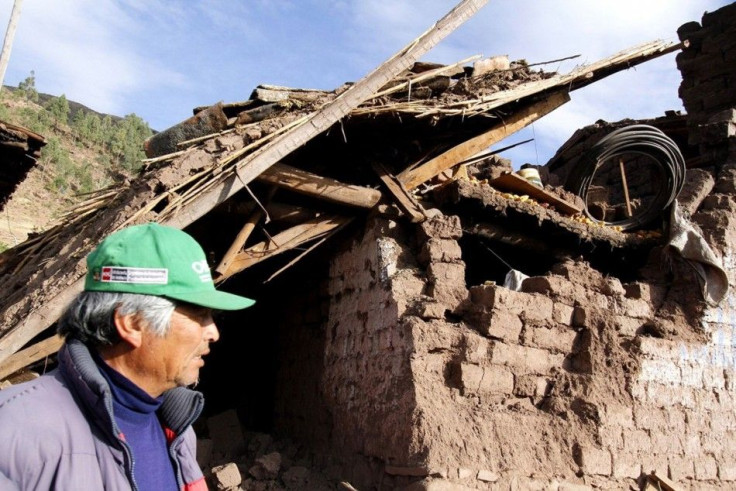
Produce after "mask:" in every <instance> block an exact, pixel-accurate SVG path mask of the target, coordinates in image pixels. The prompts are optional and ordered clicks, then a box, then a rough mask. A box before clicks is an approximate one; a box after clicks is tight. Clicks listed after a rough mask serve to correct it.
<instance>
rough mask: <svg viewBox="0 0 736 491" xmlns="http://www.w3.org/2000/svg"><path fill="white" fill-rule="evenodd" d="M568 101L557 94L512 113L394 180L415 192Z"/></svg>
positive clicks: (564, 93)
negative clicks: (498, 122) (430, 180)
mask: <svg viewBox="0 0 736 491" xmlns="http://www.w3.org/2000/svg"><path fill="white" fill-rule="evenodd" d="M569 100H570V95H569V94H568V93H567V92H556V93H554V94H552V95H550V96H548V97H547V98H546V99H544V100H542V101H539V102H537V103H534V104H532V105H530V106H528V107H526V108H524V109H522V110H520V111H517V112H515V113H514V114H512V115H511V117H509V118H507V119H506V120H505V121H503V122H501V123H500V124H498V125H496V126H494V127H493V128H491V129H490V130H488V131H486V132H485V133H482V134H480V135H478V136H476V137H474V138H471V139H470V140H467V141H464V142H462V143H461V144H459V145H457V146H455V147H453V148H451V149H449V150H447V151H446V152H444V153H441V154H440V155H438V156H437V157H435V158H433V159H432V160H429V161H427V162H425V163H424V164H422V165H420V166H419V167H416V168H414V169H412V170H410V171H409V172H402V173H400V174H399V175H398V176H397V177H398V178H399V180H400V181H401V183H402V184H403V185H404V187H405V188H406V189H408V190H411V189H414V188H415V187H417V186H419V185H420V184H422V183H423V182H426V181H428V180H429V179H432V178H433V177H435V176H438V175H439V174H441V173H442V172H444V171H445V170H447V169H449V168H451V167H454V166H455V165H457V164H459V163H460V162H463V161H464V160H466V159H468V158H470V157H472V156H473V155H475V154H477V153H478V152H480V151H482V150H485V149H486V148H488V147H490V146H491V145H493V144H494V143H498V142H500V141H501V140H503V139H504V138H506V137H507V136H508V135H510V134H512V133H516V132H517V131H519V130H520V129H522V128H524V127H526V126H527V125H529V124H531V123H533V122H534V121H536V120H537V119H539V118H541V117H542V116H544V115H546V114H549V113H550V112H552V111H553V110H555V109H557V108H558V107H560V106H561V105H562V104H564V103H566V102H567V101H569Z"/></svg>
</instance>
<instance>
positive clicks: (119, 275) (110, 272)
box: [95, 266, 169, 285]
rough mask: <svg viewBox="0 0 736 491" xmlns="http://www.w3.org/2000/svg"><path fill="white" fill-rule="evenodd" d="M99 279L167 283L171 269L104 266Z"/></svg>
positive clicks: (119, 281)
mask: <svg viewBox="0 0 736 491" xmlns="http://www.w3.org/2000/svg"><path fill="white" fill-rule="evenodd" d="M95 279H97V278H95ZM99 281H101V282H103V283H135V284H147V285H165V284H167V283H168V282H169V270H168V269H166V268H123V267H120V266H103V267H102V274H101V275H100V280H99Z"/></svg>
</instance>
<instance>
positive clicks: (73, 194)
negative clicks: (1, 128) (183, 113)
mask: <svg viewBox="0 0 736 491" xmlns="http://www.w3.org/2000/svg"><path fill="white" fill-rule="evenodd" d="M0 120H3V121H7V122H10V123H13V124H16V125H20V126H24V127H27V128H29V129H31V130H33V131H35V132H37V133H40V134H41V135H43V136H44V137H45V138H46V141H47V145H46V146H45V147H44V148H43V149H42V152H41V158H40V159H39V161H38V164H37V165H36V167H35V168H34V169H33V170H31V172H30V173H29V174H28V177H27V178H26V179H25V180H24V181H23V182H22V183H21V184H20V185H19V186H18V188H17V189H16V190H15V192H14V193H13V195H12V197H11V199H10V201H9V202H8V203H7V205H6V207H5V209H4V210H2V215H3V216H2V217H1V219H0V251H2V250H4V249H7V248H8V247H13V246H15V245H17V244H19V243H20V242H23V241H24V240H25V239H26V238H27V237H28V236H29V234H32V233H36V232H40V231H42V230H45V229H46V228H48V227H49V226H51V225H52V224H53V223H54V221H55V219H56V218H58V217H59V216H60V215H61V214H63V212H64V211H65V210H67V209H68V208H69V207H70V206H72V205H74V204H75V203H77V202H79V201H81V200H82V199H83V197H84V195H85V194H86V193H89V192H91V191H94V190H97V189H101V188H104V187H108V186H111V185H114V184H115V183H117V182H121V181H123V180H125V179H126V178H128V177H130V176H131V175H133V174H134V173H135V172H137V170H138V169H139V168H140V165H141V164H140V160H141V159H142V158H144V154H143V150H142V148H143V147H142V144H143V141H144V140H145V139H146V138H147V137H148V136H150V135H151V134H152V131H151V129H150V128H149V127H148V124H147V123H146V122H145V121H143V120H142V119H140V118H139V117H137V116H136V115H134V114H131V115H128V116H125V117H123V118H121V117H118V116H111V115H106V114H100V113H97V112H95V111H93V110H91V109H89V108H87V107H85V106H83V105H82V104H79V103H76V102H73V101H68V100H67V99H66V97H65V96H63V95H61V96H58V97H57V96H52V95H48V94H39V93H38V92H36V91H35V87H34V79H33V76H31V77H28V78H27V79H26V80H25V81H24V82H22V83H21V84H20V85H19V87H18V88H8V87H3V90H2V91H0Z"/></svg>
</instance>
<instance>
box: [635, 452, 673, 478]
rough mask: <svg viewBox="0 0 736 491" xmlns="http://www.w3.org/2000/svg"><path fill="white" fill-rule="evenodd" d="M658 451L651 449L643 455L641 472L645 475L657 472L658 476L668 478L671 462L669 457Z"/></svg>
mask: <svg viewBox="0 0 736 491" xmlns="http://www.w3.org/2000/svg"><path fill="white" fill-rule="evenodd" d="M656 451H657V450H656V449H650V450H649V451H647V452H644V453H643V454H642V455H641V470H642V472H643V473H645V474H651V473H652V472H655V473H656V474H657V475H658V476H666V475H667V469H668V468H669V462H668V461H667V455H665V454H660V453H653V452H656Z"/></svg>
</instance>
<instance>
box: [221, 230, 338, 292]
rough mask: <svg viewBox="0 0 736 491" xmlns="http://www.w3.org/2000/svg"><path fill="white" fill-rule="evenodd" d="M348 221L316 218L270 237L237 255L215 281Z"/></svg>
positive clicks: (222, 279)
mask: <svg viewBox="0 0 736 491" xmlns="http://www.w3.org/2000/svg"><path fill="white" fill-rule="evenodd" d="M350 220H352V217H344V216H339V215H331V216H327V217H318V218H315V219H313V220H309V221H308V222H305V223H302V224H300V225H296V226H294V227H291V228H290V229H287V230H284V231H283V232H281V233H279V234H277V235H275V236H274V237H272V238H271V240H268V241H263V242H260V243H258V244H256V245H254V246H252V247H249V248H248V249H246V250H244V251H242V252H240V253H238V254H237V255H236V256H235V258H233V260H232V261H231V262H230V266H229V268H228V270H227V271H226V272H225V273H223V275H222V276H220V277H218V278H217V280H216V281H217V282H221V281H224V280H226V279H227V278H229V277H231V276H232V275H234V274H237V273H239V272H241V271H243V270H244V269H247V268H249V267H251V266H253V265H254V264H257V263H259V262H261V261H263V260H264V259H268V258H270V257H273V256H276V255H278V254H281V253H282V252H286V251H289V250H291V249H294V248H295V247H298V246H300V245H302V244H304V243H305V242H308V241H310V240H313V239H316V238H318V237H321V236H323V235H324V234H326V233H328V232H330V231H331V230H333V229H335V228H337V227H339V226H341V225H343V224H345V223H347V222H348V221H350Z"/></svg>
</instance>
